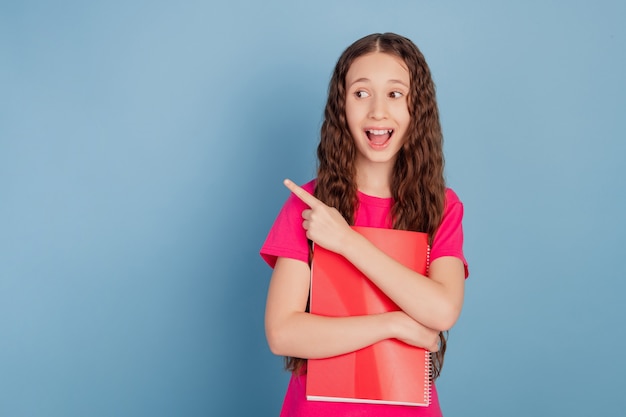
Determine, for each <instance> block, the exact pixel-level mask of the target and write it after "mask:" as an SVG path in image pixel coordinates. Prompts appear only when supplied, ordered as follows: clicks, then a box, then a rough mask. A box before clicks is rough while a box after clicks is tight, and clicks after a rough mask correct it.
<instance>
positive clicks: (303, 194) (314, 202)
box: [283, 179, 323, 208]
mask: <svg viewBox="0 0 626 417" xmlns="http://www.w3.org/2000/svg"><path fill="white" fill-rule="evenodd" d="M283 184H285V187H287V188H289V190H290V191H291V192H292V193H294V194H295V195H296V197H298V198H299V199H300V200H301V201H302V202H303V203H304V204H306V205H307V206H309V207H311V208H313V207H315V206H318V205H320V204H323V203H322V202H321V201H320V200H318V199H317V198H315V197H314V196H313V195H312V194H311V193H309V192H308V191H307V190H305V189H304V188H302V187H300V186H298V185H297V184H296V183H294V182H293V181H291V180H289V179H286V180H284V181H283Z"/></svg>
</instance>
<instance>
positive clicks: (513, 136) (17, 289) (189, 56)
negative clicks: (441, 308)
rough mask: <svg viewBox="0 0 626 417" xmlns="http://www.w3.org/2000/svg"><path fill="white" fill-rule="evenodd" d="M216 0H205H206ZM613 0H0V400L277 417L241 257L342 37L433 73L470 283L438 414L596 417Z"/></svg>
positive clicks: (620, 93)
mask: <svg viewBox="0 0 626 417" xmlns="http://www.w3.org/2000/svg"><path fill="white" fill-rule="evenodd" d="M213 3H215V2H213ZM624 16H626V6H624V3H623V2H621V1H617V0H616V1H595V2H590V1H589V2H583V1H560V2H559V1H539V0H534V1H526V2H518V3H513V2H507V4H504V2H499V1H484V0H478V1H473V2H461V1H441V2H429V1H415V0H411V1H395V2H388V3H386V4H383V3H381V2H379V1H376V2H374V1H355V0H352V1H342V2H336V1H328V0H319V1H315V2H290V1H287V0H280V1H265V2H251V1H240V0H239V1H238V0H232V1H229V2H219V4H212V3H211V2H202V1H186V2H166V1H139V0H133V1H106V2H105V1H93V2H78V1H74V2H72V1H57V2H44V1H21V2H8V1H4V2H2V3H0V97H1V99H0V415H1V416H11V417H18V416H29V417H30V416H47V417H53V416H65V417H70V416H87V415H88V416H151V417H155V416H224V415H229V416H244V415H255V416H275V415H277V413H278V410H279V409H280V405H281V402H282V397H283V394H284V389H285V385H286V382H287V378H288V375H287V374H286V373H284V372H283V371H282V370H281V363H282V361H281V359H280V358H277V357H274V356H273V355H272V354H271V353H270V352H269V350H268V348H267V345H266V342H265V336H264V331H263V310H264V303H265V292H266V289H267V284H268V281H269V276H270V269H269V268H268V267H267V266H266V265H265V264H264V263H263V262H262V261H261V259H260V258H259V257H258V254H257V253H258V249H259V247H260V246H261V244H262V242H263V240H264V238H265V234H266V233H267V231H268V229H269V227H270V226H271V224H272V222H273V219H274V217H275V215H276V214H277V212H278V210H279V208H280V206H281V205H282V203H283V201H284V200H285V198H286V197H287V191H286V190H285V189H284V188H283V186H282V184H281V180H282V179H283V178H284V177H291V178H292V179H294V180H296V181H298V182H304V181H306V180H308V179H310V178H311V177H312V176H313V174H314V169H315V158H314V153H315V146H316V142H317V138H318V130H319V127H320V123H321V117H322V109H323V105H324V102H325V95H326V88H327V83H328V80H329V77H330V73H331V70H332V68H333V66H334V64H335V62H336V59H337V58H338V56H339V55H340V53H341V52H342V50H343V49H344V48H345V47H347V46H348V45H349V44H350V43H351V42H352V41H354V40H356V39H357V38H359V37H361V36H363V35H366V34H369V33H372V32H381V31H393V32H398V33H401V34H403V35H406V36H408V37H410V38H411V39H412V40H414V41H415V43H417V44H418V45H419V47H420V48H421V49H422V51H423V52H424V54H425V55H426V57H427V59H428V62H429V64H430V66H431V69H432V72H433V74H434V78H435V82H436V84H437V88H438V98H439V104H440V111H441V119H442V124H443V129H444V135H445V141H446V142H445V147H446V155H447V179H448V183H449V185H450V186H451V187H453V188H454V189H455V190H456V191H457V193H458V194H459V195H460V197H461V198H462V200H463V201H464V202H465V205H466V217H465V223H464V225H465V232H466V254H467V257H468V259H469V262H470V270H471V276H470V279H469V280H468V281H467V293H466V303H465V307H464V311H463V314H462V317H461V319H460V321H459V322H458V324H457V326H456V327H455V328H454V329H453V330H452V332H451V334H450V342H449V346H450V348H449V353H448V355H447V359H446V367H445V368H444V374H443V376H442V377H441V379H440V381H439V389H440V397H441V401H442V406H443V410H444V412H445V414H446V415H447V416H477V415H481V416H526V415H568V416H588V415H620V414H621V413H623V410H624V409H625V408H626V396H624V395H623V388H624V383H623V382H624V374H625V372H626V360H625V357H626V356H625V355H624V351H625V350H626V338H625V332H624V319H625V318H626V317H625V316H626V314H625V312H624V306H623V302H622V300H623V294H624V292H625V291H626V284H625V278H626V266H625V263H624V260H623V253H624V249H625V248H626V241H625V232H626V222H625V220H624V213H625V208H626V207H625V206H626V187H625V184H624V173H623V170H624V163H625V162H626V156H625V155H626V145H625V140H626V117H624V116H625V114H624V112H625V109H626V83H625V82H624V74H626V29H625V26H624V22H623V18H624Z"/></svg>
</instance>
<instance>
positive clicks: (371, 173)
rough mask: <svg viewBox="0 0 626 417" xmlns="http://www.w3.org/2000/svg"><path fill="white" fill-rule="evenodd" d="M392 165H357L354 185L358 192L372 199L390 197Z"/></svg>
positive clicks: (372, 163) (373, 163)
mask: <svg viewBox="0 0 626 417" xmlns="http://www.w3.org/2000/svg"><path fill="white" fill-rule="evenodd" d="M392 171H393V164H390V163H376V162H367V163H361V164H358V165H357V170H356V184H357V188H358V189H359V191H361V192H362V193H364V194H367V195H371V196H373V197H380V198H389V197H391V173H392Z"/></svg>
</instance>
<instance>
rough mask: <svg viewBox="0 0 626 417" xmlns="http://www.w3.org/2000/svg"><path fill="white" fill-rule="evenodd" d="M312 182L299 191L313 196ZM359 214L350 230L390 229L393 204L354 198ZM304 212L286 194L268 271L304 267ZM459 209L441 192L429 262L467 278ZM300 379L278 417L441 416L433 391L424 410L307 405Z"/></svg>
mask: <svg viewBox="0 0 626 417" xmlns="http://www.w3.org/2000/svg"><path fill="white" fill-rule="evenodd" d="M314 187H315V181H314V180H313V181H310V182H308V183H307V184H305V185H304V186H303V188H304V189H305V190H307V191H309V192H310V193H313V189H314ZM358 197H359V208H358V210H357V213H356V217H355V226H369V227H385V228H390V227H391V217H390V211H391V206H392V204H393V200H392V199H390V198H378V197H373V196H369V195H366V194H363V193H361V192H359V196H358ZM306 208H308V207H307V206H306V205H305V204H304V203H303V202H302V201H300V200H299V199H298V198H297V197H295V196H294V195H293V194H291V195H290V196H289V198H288V200H287V202H286V203H285V205H284V206H283V208H282V209H281V211H280V213H279V214H278V217H277V218H276V221H275V222H274V225H273V226H272V228H271V230H270V231H269V234H268V236H267V239H266V240H265V243H264V244H263V246H262V248H261V256H262V257H263V259H264V260H265V261H266V262H267V263H268V264H269V265H270V266H271V267H272V268H273V267H274V265H275V264H276V259H277V258H278V257H279V256H282V257H287V258H292V259H297V260H300V261H302V262H306V263H308V260H309V247H308V243H307V239H306V235H305V233H304V229H303V228H302V215H301V214H302V211H303V210H305V209H306ZM462 219H463V204H462V203H461V201H460V200H459V198H458V197H457V195H456V194H455V193H454V191H452V190H451V189H447V190H446V207H445V210H444V215H443V220H442V223H441V226H440V227H439V230H438V231H437V234H436V235H435V238H434V240H433V245H432V248H431V252H430V256H431V262H432V261H434V260H435V259H437V258H439V257H442V256H454V257H457V258H459V259H460V260H462V261H463V264H464V265H465V276H466V277H467V276H468V269H467V261H466V260H465V257H464V255H463V228H462V224H461V222H462ZM305 387H306V376H304V375H303V376H297V375H292V377H291V381H290V383H289V387H288V388H287V394H286V395H285V401H284V404H283V409H282V412H281V414H280V416H281V417H292V416H293V417H295V416H298V417H308V416H311V417H312V416H346V417H347V416H355V417H356V416H358V417H369V416H372V417H373V416H380V417H391V416H393V417H404V416H407V417H408V416H411V417H417V416H419V417H438V416H441V410H440V407H439V400H438V397H437V390H436V389H435V387H434V386H433V390H432V402H431V405H430V406H429V407H407V406H391V405H378V404H376V405H375V404H352V403H332V402H324V401H307V400H306V395H305Z"/></svg>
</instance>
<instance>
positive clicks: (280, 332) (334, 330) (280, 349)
mask: <svg viewBox="0 0 626 417" xmlns="http://www.w3.org/2000/svg"><path fill="white" fill-rule="evenodd" d="M394 330H396V328H395V327H394V323H393V322H392V316H391V315H389V314H376V315H370V316H354V317H323V316H318V315H314V314H310V313H304V312H294V313H292V314H290V315H289V316H287V317H285V318H284V319H283V320H280V321H278V322H266V335H267V340H268V343H269V346H270V349H271V351H272V352H273V353H275V354H277V355H283V356H293V357H298V358H305V359H318V358H326V357H331V356H336V355H341V354H344V353H348V352H353V351H355V350H358V349H361V348H364V347H366V346H369V345H371V344H374V343H376V342H379V341H381V340H384V339H388V338H392V337H395V336H396V334H394Z"/></svg>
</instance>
